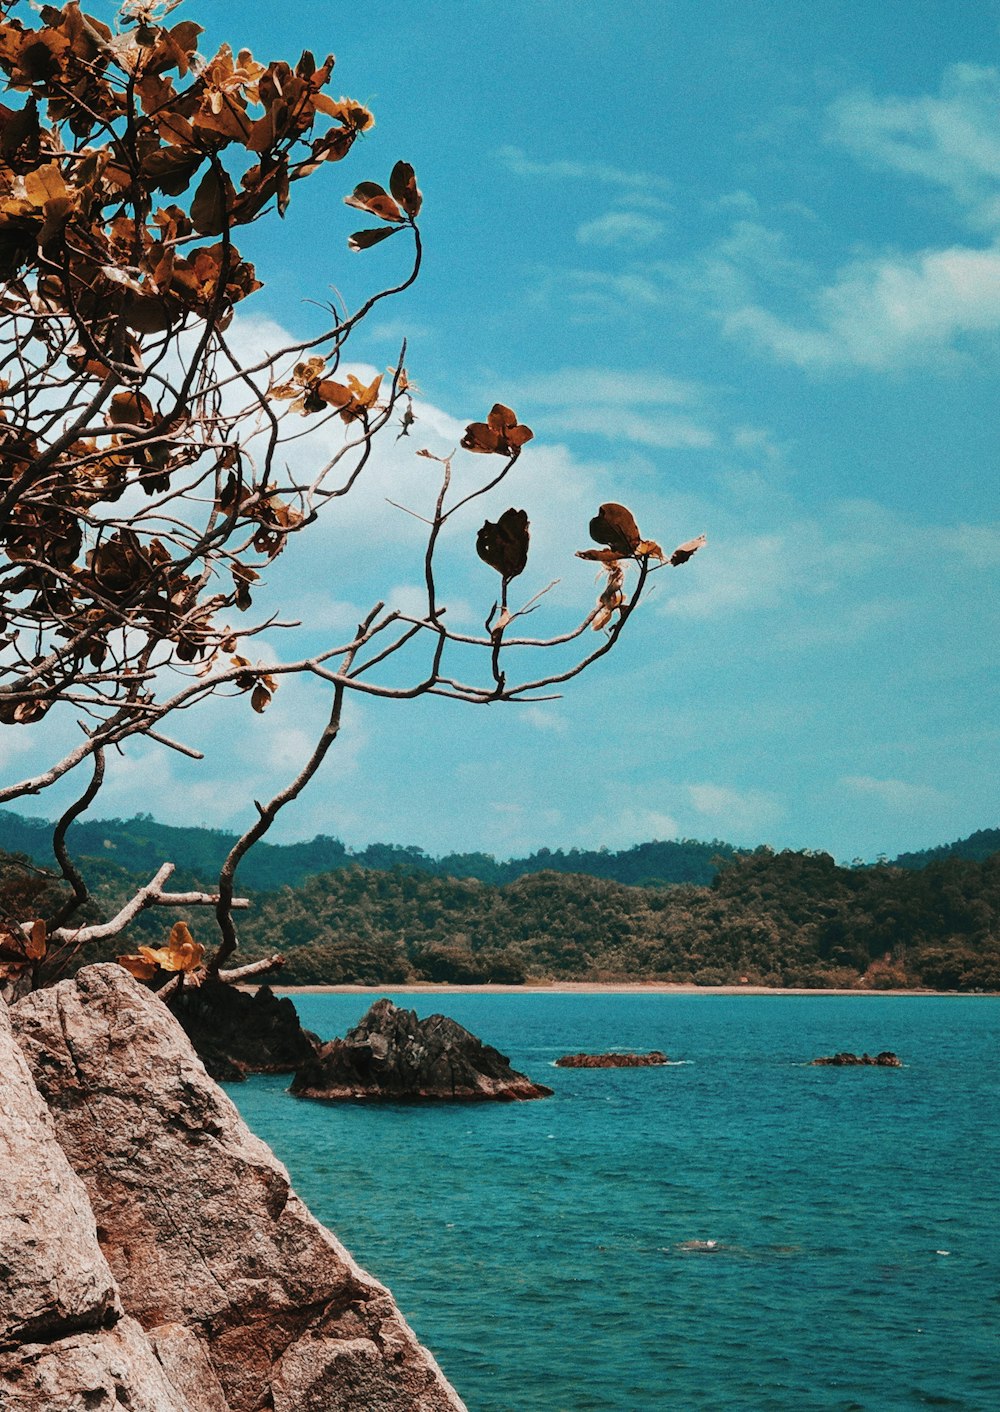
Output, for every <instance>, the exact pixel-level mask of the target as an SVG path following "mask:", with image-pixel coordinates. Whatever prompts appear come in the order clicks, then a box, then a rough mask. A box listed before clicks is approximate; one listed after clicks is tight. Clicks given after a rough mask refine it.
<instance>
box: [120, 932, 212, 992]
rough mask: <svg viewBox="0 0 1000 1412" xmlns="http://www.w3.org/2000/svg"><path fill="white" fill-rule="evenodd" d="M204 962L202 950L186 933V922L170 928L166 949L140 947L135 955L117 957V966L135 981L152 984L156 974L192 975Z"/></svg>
mask: <svg viewBox="0 0 1000 1412" xmlns="http://www.w3.org/2000/svg"><path fill="white" fill-rule="evenodd" d="M204 959H205V948H204V946H202V944H201V943H200V942H198V941H195V939H194V937H193V936H192V935H191V933H190V931H189V930H188V925H187V923H186V922H175V923H174V925H173V926H172V927H171V928H170V936H169V937H168V938H167V944H166V946H160V947H153V946H140V947H139V950H138V954H136V955H130V956H119V957H118V964H119V965H120V966H124V967H125V969H126V971H130V972H131V973H132V975H133V976H135V978H136V980H140V981H151V980H153V978H154V977H155V976H156V974H157V972H158V971H170V972H173V973H176V972H178V971H182V972H183V973H184V974H185V975H191V973H192V972H194V971H197V970H198V969H199V968H200V967H201V965H202V962H203V961H204Z"/></svg>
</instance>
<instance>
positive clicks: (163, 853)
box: [0, 809, 1000, 892]
mask: <svg viewBox="0 0 1000 1412" xmlns="http://www.w3.org/2000/svg"><path fill="white" fill-rule="evenodd" d="M51 833H52V826H51V824H49V823H47V822H45V821H44V820H40V819H31V818H25V817H23V816H22V815H19V814H16V813H14V812H12V811H10V810H5V809H0V852H3V853H24V854H26V855H27V856H28V857H29V858H33V859H34V860H35V861H36V862H37V863H40V864H42V865H43V866H45V867H49V866H52V865H53V863H54V861H55V860H54V858H53V855H52V850H51V843H50V840H51ZM235 841H236V835H235V834H230V833H225V832H222V831H219V830H215V829H206V828H194V827H192V828H177V827H174V826H172V825H170V824H160V823H157V822H156V820H155V819H154V818H153V817H152V815H150V814H138V815H136V816H135V818H132V819H84V820H78V821H77V822H76V823H74V824H72V825H71V827H70V831H69V845H70V848H71V850H72V852H73V853H74V855H75V856H78V857H80V858H91V859H101V860H103V861H104V862H106V863H111V864H114V865H115V868H116V869H117V868H121V869H124V870H125V872H127V873H133V874H141V875H142V876H143V877H144V878H147V877H149V876H151V875H152V874H153V873H154V872H155V871H156V869H157V868H158V867H159V866H160V864H161V863H163V862H164V861H165V860H168V859H169V861H171V862H172V863H175V864H176V865H177V882H178V883H183V884H184V885H186V886H187V885H193V884H194V883H196V882H197V883H202V884H205V885H210V884H211V883H212V881H213V880H214V879H215V878H217V877H218V874H219V868H220V867H221V865H222V862H223V859H224V858H225V856H226V854H227V853H228V852H229V849H230V848H231V847H232V845H233V844H234V843H235ZM748 852H749V850H741V849H737V848H734V847H733V846H732V845H731V844H729V843H723V842H721V841H720V840H718V839H713V840H712V841H711V842H708V843H705V842H700V841H698V840H696V839H679V840H673V841H671V842H658V841H656V842H651V843H638V844H636V845H635V846H634V847H632V848H626V849H622V850H620V851H619V852H614V851H611V850H609V849H607V848H598V849H581V848H571V849H569V850H566V851H563V850H562V849H548V848H541V849H539V850H538V852H536V853H532V854H530V855H529V856H528V857H527V858H512V859H509V860H507V861H499V860H498V859H496V858H494V857H493V856H492V854H489V853H451V854H447V855H446V856H445V857H443V858H433V857H431V856H430V855H429V854H427V853H425V852H424V851H423V849H421V848H417V847H402V846H400V845H398V844H391V843H372V844H369V846H368V847H367V848H363V849H359V850H356V851H352V850H350V849H348V848H347V847H345V845H344V844H343V843H341V842H340V840H339V839H336V838H330V837H328V836H327V835H324V834H318V835H317V836H316V837H315V838H313V839H310V840H309V841H308V842H306V843H289V844H273V843H266V842H265V843H258V844H257V846H256V847H255V848H254V849H252V850H251V851H250V853H249V854H248V855H247V857H246V858H245V859H244V860H243V862H242V863H241V864H240V885H241V887H244V888H251V889H254V890H255V891H261V892H266V891H272V890H274V889H276V888H280V887H298V886H299V885H300V884H301V883H303V882H304V881H305V880H306V878H309V877H315V876H317V875H319V874H321V873H327V872H332V871H334V870H336V869H338V868H349V867H359V868H369V869H375V870H377V871H380V872H387V871H397V870H402V871H404V872H416V873H427V874H430V875H431V876H432V877H439V878H458V879H462V878H468V879H475V880H476V881H478V882H483V883H490V884H492V885H493V886H502V885H503V884H505V883H512V882H515V881H516V880H517V879H518V878H522V877H526V876H529V875H532V874H535V873H541V872H550V873H573V874H584V875H588V876H590V877H593V878H601V879H604V880H606V881H608V882H617V883H623V884H625V885H627V886H631V887H636V886H639V887H670V886H673V885H675V884H677V883H693V884H696V885H699V886H708V885H709V884H710V883H711V882H712V880H713V878H714V877H715V876H716V873H717V871H718V868H717V862H718V860H720V859H723V860H732V859H734V858H737V857H740V856H746V855H747V854H748ZM996 852H1000V829H980V830H979V831H978V832H977V833H974V834H971V835H970V836H969V837H968V838H966V839H959V840H958V841H957V842H955V843H948V844H943V845H941V846H940V847H937V848H928V849H926V850H924V851H923V852H921V853H904V854H901V855H900V857H899V858H897V859H895V860H893V866H896V867H900V868H909V869H914V868H923V867H926V866H927V865H928V864H929V863H932V862H939V861H941V860H943V859H945V858H952V857H954V858H964V859H968V860H970V861H973V862H975V861H982V860H983V859H985V858H988V857H989V856H990V855H991V854H993V853H996Z"/></svg>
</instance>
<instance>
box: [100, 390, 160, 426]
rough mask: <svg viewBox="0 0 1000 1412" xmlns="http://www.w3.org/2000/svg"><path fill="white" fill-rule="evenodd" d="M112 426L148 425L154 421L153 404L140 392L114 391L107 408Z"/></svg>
mask: <svg viewBox="0 0 1000 1412" xmlns="http://www.w3.org/2000/svg"><path fill="white" fill-rule="evenodd" d="M108 421H109V422H110V423H111V424H112V425H113V426H143V425H145V426H149V425H151V423H153V422H155V421H156V413H155V412H154V411H153V404H152V403H151V402H150V400H149V398H148V397H147V396H146V395H145V393H142V392H116V393H115V395H114V397H112V399H111V406H110V407H109V408H108Z"/></svg>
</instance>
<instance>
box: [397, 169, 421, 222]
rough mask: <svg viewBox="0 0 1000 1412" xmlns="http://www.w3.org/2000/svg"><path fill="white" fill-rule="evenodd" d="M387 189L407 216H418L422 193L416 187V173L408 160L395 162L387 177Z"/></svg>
mask: <svg viewBox="0 0 1000 1412" xmlns="http://www.w3.org/2000/svg"><path fill="white" fill-rule="evenodd" d="M389 190H390V191H391V192H392V194H393V196H394V197H395V199H396V200H397V201H398V203H399V204H400V206H402V208H403V210H404V211H405V212H406V214H407V215H408V216H411V217H413V216H419V214H420V207H421V206H422V205H423V202H424V198H423V194H422V193H421V192H420V190H419V189H418V187H417V178H416V173H415V172H414V170H413V168H412V167H411V166H410V164H409V162H397V163H396V165H395V166H394V167H393V169H392V175H391V176H390V177H389Z"/></svg>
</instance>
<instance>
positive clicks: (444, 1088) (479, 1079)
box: [292, 1000, 552, 1102]
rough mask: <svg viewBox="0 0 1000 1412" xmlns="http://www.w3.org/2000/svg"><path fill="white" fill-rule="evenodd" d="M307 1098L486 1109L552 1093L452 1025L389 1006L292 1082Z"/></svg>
mask: <svg viewBox="0 0 1000 1412" xmlns="http://www.w3.org/2000/svg"><path fill="white" fill-rule="evenodd" d="M292 1092H293V1093H297V1094H299V1096H300V1097H302V1098H325V1099H338V1100H340V1099H358V1098H369V1099H396V1100H398V1101H402V1102H413V1101H416V1100H447V1101H453V1102H454V1101H459V1102H463V1101H474V1100H478V1101H483V1100H490V1099H494V1100H501V1101H505V1102H509V1101H511V1100H515V1099H527V1098H548V1097H549V1096H550V1095H551V1093H552V1090H551V1089H550V1088H545V1086H544V1085H543V1084H536V1083H532V1081H531V1079H529V1078H527V1077H526V1076H525V1075H524V1074H519V1073H518V1072H517V1070H516V1069H512V1068H511V1067H510V1061H509V1060H508V1058H507V1056H506V1055H505V1054H501V1053H500V1051H499V1050H497V1049H494V1048H493V1047H492V1045H489V1044H483V1042H482V1040H479V1039H477V1038H476V1036H475V1035H474V1034H470V1033H469V1031H468V1030H466V1029H463V1028H462V1026H461V1025H459V1024H456V1023H455V1021H454V1020H450V1019H449V1018H448V1017H447V1015H429V1016H428V1017H427V1019H426V1020H418V1019H417V1016H416V1012H415V1011H413V1010H401V1009H399V1008H398V1007H397V1006H396V1005H393V1003H392V1001H391V1000H376V1001H375V1004H374V1005H373V1006H372V1007H371V1009H370V1010H369V1011H368V1013H367V1015H365V1017H364V1019H363V1020H361V1022H360V1024H357V1025H355V1027H354V1029H353V1030H348V1032H347V1035H346V1036H345V1038H344V1039H334V1040H331V1041H330V1043H329V1044H325V1045H323V1047H322V1048H321V1049H320V1050H319V1052H318V1054H317V1055H316V1057H315V1058H314V1059H313V1060H311V1061H310V1062H309V1063H308V1064H305V1065H303V1067H302V1068H301V1069H299V1071H298V1072H297V1073H296V1075H295V1078H294V1080H293V1081H292Z"/></svg>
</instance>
